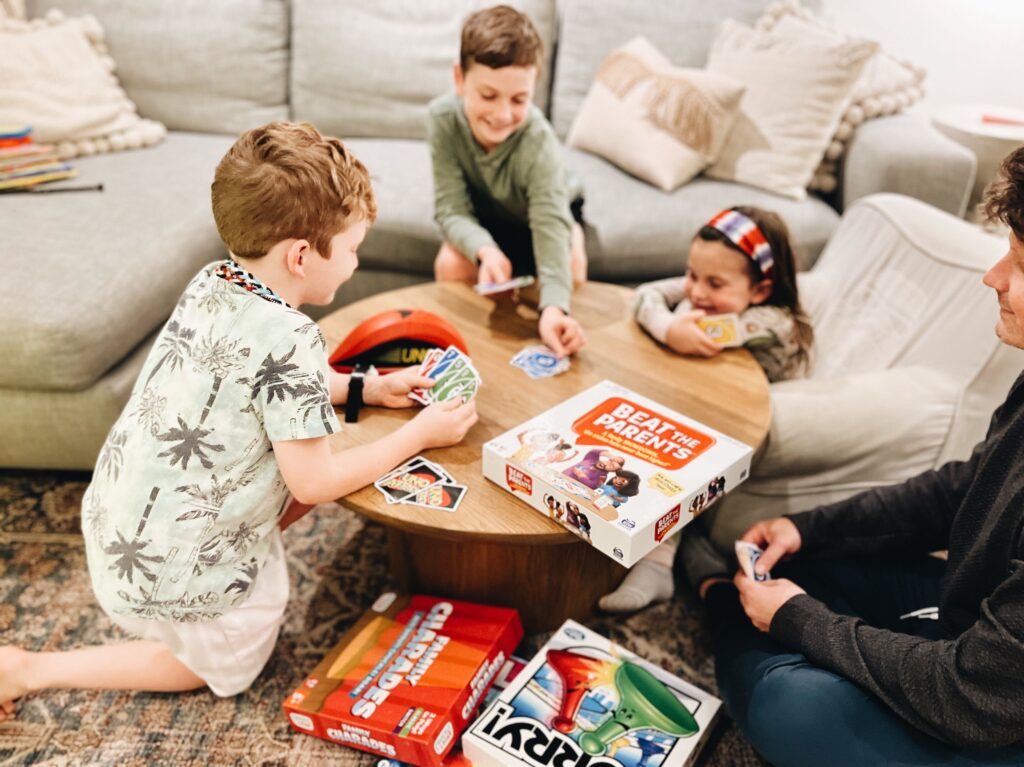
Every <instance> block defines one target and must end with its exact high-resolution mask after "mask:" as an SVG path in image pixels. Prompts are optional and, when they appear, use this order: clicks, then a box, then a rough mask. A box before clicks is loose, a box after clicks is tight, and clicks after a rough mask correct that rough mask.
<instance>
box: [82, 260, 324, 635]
mask: <svg viewBox="0 0 1024 767" xmlns="http://www.w3.org/2000/svg"><path fill="white" fill-rule="evenodd" d="M225 265H227V266H228V267H229V268H230V270H231V271H232V273H234V274H237V271H238V269H237V267H236V266H235V265H233V264H231V263H230V262H224V261H221V262H217V263H214V264H210V265H208V266H206V267H204V268H203V269H202V270H201V271H200V272H199V274H197V275H196V276H195V277H194V278H193V279H192V281H191V282H190V283H189V285H188V287H187V288H186V289H185V293H184V294H183V295H182V297H181V299H180V300H179V301H178V305H177V307H176V308H175V309H174V312H173V313H172V315H171V318H170V319H169V320H168V321H167V324H166V325H165V326H164V328H163V330H161V331H160V334H159V335H158V337H157V339H156V343H155V344H154V345H153V349H152V351H150V353H149V357H148V358H147V359H146V362H145V364H144V366H143V368H142V372H141V373H140V375H139V378H138V380H137V381H136V383H135V388H134V389H133V391H132V394H131V397H130V399H129V400H128V404H127V405H125V408H124V410H123V411H122V413H121V416H120V417H119V418H118V420H117V422H116V423H115V424H114V426H113V428H112V429H111V431H110V434H109V435H108V436H107V440H106V442H105V443H104V445H103V448H102V450H101V452H100V456H99V459H98V461H97V464H96V469H95V472H94V473H93V479H92V483H91V484H90V485H89V489H88V490H87V491H86V493H85V496H84V498H83V501H82V528H83V533H84V536H85V542H86V553H87V556H88V561H89V573H90V577H91V579H92V585H93V589H94V590H95V592H96V596H97V598H98V599H99V602H100V604H101V605H103V607H104V609H106V610H107V611H108V612H114V613H121V614H125V615H132V616H136V617H143V618H152V619H154V620H174V621H192V620H208V619H211V618H215V617H218V616H220V615H222V614H223V613H224V612H225V611H227V610H229V609H230V608H231V607H233V606H235V605H238V604H240V603H241V602H243V601H244V600H245V599H247V598H248V596H249V594H250V593H251V590H252V587H253V584H254V583H255V581H256V579H257V578H258V577H259V573H260V568H261V566H262V565H263V563H264V561H265V559H266V556H267V551H268V547H269V535H270V533H271V532H272V531H273V529H274V527H275V525H276V524H277V521H278V519H279V518H280V515H281V513H282V511H283V507H284V503H285V499H286V498H287V488H286V487H285V484H284V479H283V478H282V476H281V472H280V470H279V469H278V466H277V461H276V460H275V458H274V452H273V447H272V445H271V443H272V442H275V441H283V440H293V439H308V438H313V437H323V436H326V435H328V434H333V433H335V432H337V431H340V429H341V427H340V425H339V424H338V419H337V417H336V416H335V414H334V408H333V407H332V406H331V402H330V391H329V388H328V378H327V376H328V364H327V353H326V346H325V343H324V338H323V336H322V335H321V333H320V330H319V328H317V326H316V324H315V323H314V322H312V321H311V320H310V319H309V318H308V317H307V316H306V315H304V314H302V313H300V312H298V311H296V310H294V309H292V308H290V307H288V306H287V304H284V302H283V301H281V300H280V298H279V297H278V296H277V295H276V294H274V292H273V291H272V290H271V289H270V288H269V287H267V286H265V285H262V284H260V283H259V281H258V280H256V279H255V278H254V277H252V276H251V275H245V273H244V272H243V275H245V277H246V278H245V279H243V280H237V279H233V280H231V281H228V280H227V279H222V278H221V277H220V276H218V275H217V272H218V270H221V271H222V272H223V271H224V267H225Z"/></svg>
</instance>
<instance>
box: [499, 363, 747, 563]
mask: <svg viewBox="0 0 1024 767" xmlns="http://www.w3.org/2000/svg"><path fill="white" fill-rule="evenodd" d="M752 454H753V450H752V449H751V447H750V446H749V445H745V444H743V443H742V442H738V441H737V440H734V439H732V438H731V437H727V436H726V435H724V434H722V433H721V432H718V431H715V430H714V429H712V428H711V427H710V426H705V425H704V424H702V423H700V422H698V421H695V420H693V419H692V418H688V417H686V416H685V415H683V414H682V413H677V412H676V411H674V410H670V409H669V408H666V407H664V406H662V405H659V404H658V403H657V402H654V401H652V400H650V399H647V398H646V397H643V396H641V395H639V394H637V393H636V392H633V391H630V390H629V389H626V388H623V387H621V386H618V385H617V384H614V383H612V382H611V381H602V382H601V383H599V384H596V385H594V386H592V387H590V388H589V389H587V390H586V391H583V392H580V393H579V394H577V395H576V396H574V397H571V398H570V399H568V400H566V401H565V402H563V403H562V404H560V405H557V406H556V407H553V408H552V409H551V410H548V411H547V412H545V413H541V414H540V415H538V416H536V417H535V418H532V419H530V420H529V421H527V422H525V423H523V424H521V425H520V426H517V427H516V428H514V429H512V430H511V431H507V432H505V433H504V434H502V435H501V436H500V437H496V438H495V439H492V440H491V441H490V442H488V443H487V444H486V445H484V455H483V464H484V476H485V477H487V479H489V480H491V481H492V482H494V483H496V484H498V485H500V486H501V487H503V488H504V489H505V490H507V491H509V492H510V493H512V494H513V495H515V496H516V497H517V498H521V499H522V500H524V501H525V502H526V503H528V504H529V505H530V506H532V507H533V508H535V509H536V510H537V511H540V512H541V513H543V514H547V515H548V516H550V517H551V518H552V519H554V520H555V521H557V522H559V523H560V524H562V525H563V526H565V527H566V528H568V529H569V530H571V531H572V532H574V533H576V534H577V535H579V536H580V537H581V538H583V539H585V540H586V541H588V542H590V543H591V544H592V545H593V546H595V547H596V548H597V549H599V550H600V551H602V552H604V553H605V554H607V555H608V556H610V557H612V558H613V559H615V560H616V561H618V562H621V563H622V564H623V565H625V566H627V567H631V566H632V565H633V564H635V563H636V562H637V561H638V560H639V559H640V558H641V557H643V555H644V554H646V553H647V552H649V551H650V550H651V549H653V548H654V547H655V546H657V545H658V544H659V543H660V542H661V541H663V540H664V539H665V538H666V537H668V536H669V535H672V534H674V533H676V532H678V531H679V530H680V529H681V528H682V527H683V526H684V525H685V524H686V523H687V522H689V521H690V520H691V519H693V517H694V516H695V515H697V514H699V513H700V512H701V511H702V510H704V509H705V508H707V506H709V505H710V504H712V503H714V502H715V501H717V500H718V499H719V498H720V497H721V496H722V494H723V493H725V492H726V491H727V490H731V489H732V488H734V487H736V485H738V484H739V483H740V482H742V481H743V480H745V479H746V478H747V474H748V473H749V471H750V458H751V455H752Z"/></svg>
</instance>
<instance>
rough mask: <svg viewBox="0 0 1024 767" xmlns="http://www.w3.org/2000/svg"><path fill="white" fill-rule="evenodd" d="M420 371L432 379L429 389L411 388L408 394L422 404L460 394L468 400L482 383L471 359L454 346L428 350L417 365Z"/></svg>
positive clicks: (444, 399) (464, 399) (474, 394)
mask: <svg viewBox="0 0 1024 767" xmlns="http://www.w3.org/2000/svg"><path fill="white" fill-rule="evenodd" d="M420 374H421V375H425V376H426V377H427V378H432V379H433V380H434V385H433V386H432V387H431V388H429V389H413V390H412V391H411V392H409V396H410V397H411V398H412V399H414V400H416V401H417V402H420V403H422V404H424V405H430V404H433V403H435V402H446V401H447V400H450V399H452V398H454V397H461V398H462V399H463V401H465V402H469V401H470V400H471V399H473V397H475V396H476V392H477V389H479V388H480V384H481V383H482V381H481V379H480V373H478V372H477V370H476V368H475V367H473V363H472V361H471V360H470V359H469V357H467V356H466V355H465V354H463V353H462V352H461V351H459V349H457V348H456V347H454V346H449V347H448V348H447V349H445V350H444V351H441V350H440V349H431V350H430V351H429V352H427V356H426V357H425V358H424V360H423V364H422V365H420Z"/></svg>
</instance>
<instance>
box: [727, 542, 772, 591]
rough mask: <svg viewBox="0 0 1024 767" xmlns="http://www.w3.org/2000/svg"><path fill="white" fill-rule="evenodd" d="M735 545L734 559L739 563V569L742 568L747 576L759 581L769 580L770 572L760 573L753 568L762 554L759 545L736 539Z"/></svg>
mask: <svg viewBox="0 0 1024 767" xmlns="http://www.w3.org/2000/svg"><path fill="white" fill-rule="evenodd" d="M735 546H736V559H737V561H738V562H739V563H740V569H741V570H743V572H744V573H745V574H746V576H747V577H748V578H750V579H751V580H753V581H757V582H759V583H760V582H763V581H769V580H771V578H772V576H771V574H770V573H765V574H764V575H761V574H759V573H758V572H757V571H755V570H754V566H755V565H756V564H757V562H758V560H759V559H760V558H761V556H762V555H763V554H764V552H763V551H762V550H761V547H760V546H755V545H754V544H753V543H749V542H748V541H736V544H735Z"/></svg>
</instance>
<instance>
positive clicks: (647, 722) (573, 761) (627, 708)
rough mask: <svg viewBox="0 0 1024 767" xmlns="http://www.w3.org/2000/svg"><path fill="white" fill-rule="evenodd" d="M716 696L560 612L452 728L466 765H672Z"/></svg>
mask: <svg viewBox="0 0 1024 767" xmlns="http://www.w3.org/2000/svg"><path fill="white" fill-rule="evenodd" d="M720 707H721V701H720V700H718V699H717V698H715V697H714V696H712V695H710V694H708V693H706V692H704V691H703V690H701V689H699V688H697V687H694V686H693V685H691V684H687V683H686V682H684V681H683V680H681V679H678V678H676V677H674V676H673V675H672V674H669V673H668V672H667V671H665V670H663V669H661V668H658V667H657V666H655V665H653V664H651V663H648V662H647V661H645V660H642V659H641V658H638V657H637V656H636V655H634V654H633V653H631V652H629V651H628V650H625V649H623V648H622V647H619V646H618V645H615V644H613V643H612V642H610V641H608V640H607V639H605V638H604V637H602V636H600V635H599V634H595V633H594V632H592V631H590V630H588V629H586V628H584V627H583V626H581V625H580V624H578V623H575V622H574V621H566V623H564V624H563V625H562V627H561V628H560V629H558V631H556V632H555V634H554V635H553V636H552V638H551V640H550V641H549V642H548V643H547V644H546V645H545V646H544V647H543V648H541V651H540V652H539V653H538V654H537V655H536V656H535V657H534V658H533V659H532V660H531V661H530V663H529V665H528V666H527V667H526V669H524V670H523V671H522V672H521V673H520V674H519V675H518V676H517V677H516V678H515V680H514V681H513V682H512V684H510V685H509V686H508V687H507V688H506V689H505V690H503V691H502V692H501V694H500V695H499V696H498V698H497V700H495V701H494V703H492V704H491V705H490V706H489V707H488V708H487V710H486V711H484V713H483V714H481V715H480V716H479V717H478V718H477V719H476V721H474V722H473V724H472V725H471V726H470V727H469V729H468V730H467V731H466V734H465V735H463V736H462V749H463V752H464V753H465V754H466V756H467V757H468V758H469V760H470V761H471V762H472V763H473V765H474V766H475V767H512V766H513V765H514V766H515V767H682V766H683V765H690V764H692V763H693V761H694V760H695V759H696V757H697V754H698V752H699V751H700V748H701V746H702V745H703V744H704V742H705V741H706V740H707V736H708V733H709V731H710V730H711V728H712V726H713V725H714V722H715V718H716V717H717V715H718V710H719V708H720Z"/></svg>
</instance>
